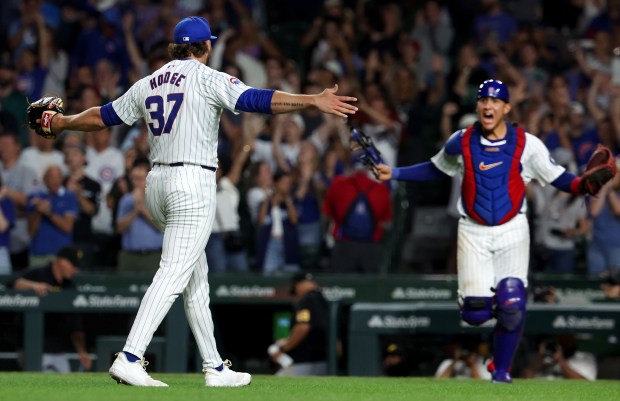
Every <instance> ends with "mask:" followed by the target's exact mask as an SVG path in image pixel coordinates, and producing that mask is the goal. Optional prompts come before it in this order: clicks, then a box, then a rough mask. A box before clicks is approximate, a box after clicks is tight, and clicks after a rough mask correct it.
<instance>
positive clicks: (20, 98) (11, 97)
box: [0, 52, 30, 147]
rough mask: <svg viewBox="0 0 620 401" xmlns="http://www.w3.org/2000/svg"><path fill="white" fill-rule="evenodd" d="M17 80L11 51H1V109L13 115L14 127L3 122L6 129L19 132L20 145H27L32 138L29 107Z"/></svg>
mask: <svg viewBox="0 0 620 401" xmlns="http://www.w3.org/2000/svg"><path fill="white" fill-rule="evenodd" d="M15 82H16V72H15V66H14V65H13V63H12V62H11V59H10V55H9V53H8V52H3V53H0V109H1V110H2V111H3V112H6V113H8V114H9V115H10V116H11V117H12V120H13V125H14V127H8V126H7V125H6V123H5V122H3V125H5V126H4V129H9V130H14V132H16V133H17V134H18V137H19V142H20V145H21V146H22V147H26V146H28V144H29V140H30V139H29V136H28V128H27V127H28V120H27V116H26V114H25V113H24V107H28V102H27V101H26V99H25V98H24V95H22V94H21V93H19V92H18V91H17V89H16V87H15ZM11 128H12V129H11Z"/></svg>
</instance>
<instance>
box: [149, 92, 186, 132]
mask: <svg viewBox="0 0 620 401" xmlns="http://www.w3.org/2000/svg"><path fill="white" fill-rule="evenodd" d="M169 103H172V106H171V107H170V108H168V107H167V106H165V105H164V98H162V97H161V96H159V95H157V96H149V97H147V98H146V100H145V101H144V104H145V106H146V109H147V111H148V112H149V115H150V117H151V122H150V123H149V130H151V133H152V134H153V135H155V136H160V135H161V134H162V133H164V134H169V133H170V131H171V130H172V125H173V124H174V120H176V118H177V114H178V113H179V109H180V108H181V104H183V93H170V94H168V96H166V104H169ZM167 108H168V109H169V112H168V114H166V109H167Z"/></svg>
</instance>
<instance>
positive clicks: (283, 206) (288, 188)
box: [256, 171, 300, 274]
mask: <svg viewBox="0 0 620 401" xmlns="http://www.w3.org/2000/svg"><path fill="white" fill-rule="evenodd" d="M292 185H293V177H292V176H291V174H289V173H285V172H283V171H278V172H276V174H275V175H274V177H273V192H272V194H271V196H269V197H266V198H265V199H264V200H263V203H262V204H261V207H260V210H259V212H258V238H257V243H258V247H257V251H256V261H257V265H258V266H259V267H260V270H261V271H262V272H263V273H264V274H272V273H275V272H277V271H295V270H298V269H299V258H300V254H299V236H298V233H297V223H298V222H299V216H298V214H297V209H296V208H295V204H294V203H293V196H292V195H293V194H292Z"/></svg>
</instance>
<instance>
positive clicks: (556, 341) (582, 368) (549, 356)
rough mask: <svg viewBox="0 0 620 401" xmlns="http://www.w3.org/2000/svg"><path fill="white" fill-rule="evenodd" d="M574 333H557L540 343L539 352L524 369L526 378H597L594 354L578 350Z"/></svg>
mask: <svg viewBox="0 0 620 401" xmlns="http://www.w3.org/2000/svg"><path fill="white" fill-rule="evenodd" d="M577 347H578V341H577V336H576V335H574V334H563V335H556V336H554V337H552V338H545V339H543V340H542V341H540V342H539V343H538V350H537V352H536V353H535V354H534V355H533V356H532V357H531V358H530V362H529V364H528V366H527V367H526V368H525V370H524V371H523V377H524V378H547V379H577V380H596V375H597V365H596V359H595V357H594V355H592V354H591V353H589V352H582V351H577Z"/></svg>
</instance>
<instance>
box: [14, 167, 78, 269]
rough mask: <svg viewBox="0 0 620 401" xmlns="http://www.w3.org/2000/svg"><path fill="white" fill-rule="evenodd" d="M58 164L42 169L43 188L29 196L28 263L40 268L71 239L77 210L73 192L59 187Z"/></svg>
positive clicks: (60, 182)
mask: <svg viewBox="0 0 620 401" xmlns="http://www.w3.org/2000/svg"><path fill="white" fill-rule="evenodd" d="M62 180H63V175H62V171H61V170H60V167H58V166H51V167H49V168H48V169H47V171H46V172H45V176H44V178H43V182H44V184H45V189H44V190H42V191H37V192H34V193H32V194H30V195H29V196H28V201H27V206H26V212H27V213H28V232H29V234H30V236H31V238H32V242H31V245H30V265H31V266H32V267H40V266H44V265H46V264H47V263H49V262H50V261H51V260H52V259H54V255H55V254H56V252H58V250H59V249H60V248H62V247H63V246H66V245H69V244H71V243H72V241H73V226H74V224H75V220H76V219H77V216H78V213H79V207H78V201H77V198H76V196H75V194H74V193H73V192H71V191H68V190H67V189H66V188H65V187H63V186H62Z"/></svg>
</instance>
